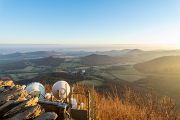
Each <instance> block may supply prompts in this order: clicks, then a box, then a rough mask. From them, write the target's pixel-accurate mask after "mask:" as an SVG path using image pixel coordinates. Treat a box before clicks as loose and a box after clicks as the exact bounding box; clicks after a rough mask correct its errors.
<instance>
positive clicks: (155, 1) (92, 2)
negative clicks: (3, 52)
mask: <svg viewBox="0 0 180 120" xmlns="http://www.w3.org/2000/svg"><path fill="white" fill-rule="evenodd" d="M179 28H180V1H179V0H0V43H1V44H2V43H12V44H13V43H16V44H19V43H21V44H28V43H30V44H121V43H123V44H124V43H127V44H129V43H132V44H134V43H171V41H172V43H177V42H178V41H180V35H179V33H180V29H179Z"/></svg>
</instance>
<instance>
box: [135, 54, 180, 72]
mask: <svg viewBox="0 0 180 120" xmlns="http://www.w3.org/2000/svg"><path fill="white" fill-rule="evenodd" d="M134 67H135V68H136V69H137V70H139V71H140V72H143V73H147V74H151V73H155V74H156V73H158V74H159V73H163V74H179V73H180V56H165V57H161V58H157V59H154V60H151V61H148V62H144V63H139V64H136V65H135V66H134Z"/></svg>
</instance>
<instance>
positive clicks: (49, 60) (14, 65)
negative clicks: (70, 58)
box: [0, 57, 64, 71]
mask: <svg viewBox="0 0 180 120" xmlns="http://www.w3.org/2000/svg"><path fill="white" fill-rule="evenodd" d="M63 61H64V58H54V57H45V58H40V59H28V60H20V61H17V62H11V63H7V64H0V71H8V70H16V69H24V68H25V67H28V66H35V67H38V66H50V67H54V66H58V65H60V64H61V63H62V62H63Z"/></svg>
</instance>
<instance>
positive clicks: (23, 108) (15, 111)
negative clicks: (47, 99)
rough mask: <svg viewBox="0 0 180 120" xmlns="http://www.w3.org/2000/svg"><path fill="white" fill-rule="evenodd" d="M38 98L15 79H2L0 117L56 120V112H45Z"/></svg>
mask: <svg viewBox="0 0 180 120" xmlns="http://www.w3.org/2000/svg"><path fill="white" fill-rule="evenodd" d="M38 100H39V99H38V98H37V97H33V96H31V95H29V94H28V92H27V91H26V90H24V86H20V85H15V84H14V82H13V81H11V80H8V81H2V80H0V118H1V119H2V120H27V119H28V120H29V119H35V120H55V119H56V118H57V117H58V116H57V114H56V113H54V112H45V110H44V109H43V108H42V107H41V106H40V105H39V104H38Z"/></svg>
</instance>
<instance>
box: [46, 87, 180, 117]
mask: <svg viewBox="0 0 180 120" xmlns="http://www.w3.org/2000/svg"><path fill="white" fill-rule="evenodd" d="M46 86H47V87H46V88H47V90H48V91H49V90H51V88H50V87H51V86H50V85H46ZM87 90H91V91H92V89H91V88H89V87H87V86H82V85H74V91H75V92H81V93H85V92H86V91H87ZM74 97H75V98H76V99H78V102H79V103H80V102H83V103H85V104H86V103H87V101H86V99H85V97H82V96H81V95H76V96H74ZM94 110H95V117H96V119H97V120H178V113H179V112H178V110H177V109H176V105H175V103H174V101H173V100H172V99H171V98H169V97H162V98H157V97H156V96H155V95H152V94H145V95H142V94H140V93H137V91H136V92H135V91H133V90H131V89H126V90H125V92H124V94H123V95H122V96H121V97H119V95H118V94H117V90H115V89H114V92H113V93H112V92H111V93H106V94H102V93H101V94H100V93H98V92H96V91H94Z"/></svg>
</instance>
